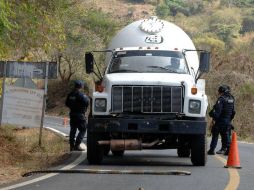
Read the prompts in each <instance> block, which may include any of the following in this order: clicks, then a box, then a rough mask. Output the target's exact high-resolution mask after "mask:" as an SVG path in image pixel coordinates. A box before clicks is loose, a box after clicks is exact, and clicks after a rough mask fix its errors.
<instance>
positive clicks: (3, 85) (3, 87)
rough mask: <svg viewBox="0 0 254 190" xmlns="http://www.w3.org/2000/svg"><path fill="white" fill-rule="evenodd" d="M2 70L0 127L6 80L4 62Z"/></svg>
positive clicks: (0, 124)
mask: <svg viewBox="0 0 254 190" xmlns="http://www.w3.org/2000/svg"><path fill="white" fill-rule="evenodd" d="M3 64H4V68H3V83H2V97H1V113H0V127H1V126H2V120H3V107H4V91H5V79H6V65H7V63H6V61H5V62H3Z"/></svg>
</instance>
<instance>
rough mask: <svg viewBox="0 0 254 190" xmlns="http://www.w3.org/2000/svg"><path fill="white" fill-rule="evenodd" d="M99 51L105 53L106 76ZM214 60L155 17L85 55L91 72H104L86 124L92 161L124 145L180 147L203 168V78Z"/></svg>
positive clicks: (120, 152)
mask: <svg viewBox="0 0 254 190" xmlns="http://www.w3.org/2000/svg"><path fill="white" fill-rule="evenodd" d="M98 52H105V65H106V69H105V71H104V73H103V75H102V74H100V73H99V72H98V70H97V69H98V65H96V60H95V56H94V55H95V53H98ZM209 60H210V53H209V52H207V51H205V50H197V49H196V48H195V46H194V44H193V42H192V40H191V39H190V37H189V36H188V35H187V34H186V33H185V32H184V31H183V30H182V29H181V28H180V27H178V26H176V25H175V24H173V23H170V22H168V21H164V20H160V19H158V18H157V17H151V18H148V19H144V20H139V21H135V22H133V23H131V24H129V25H127V26H126V27H124V28H123V29H121V30H120V31H119V32H118V33H117V35H116V36H114V37H113V39H112V41H111V42H110V44H109V46H108V48H107V49H106V50H104V51H99V50H98V51H96V50H95V51H90V52H86V55H85V62H86V65H85V67H86V72H87V73H89V74H90V73H94V74H95V75H96V76H98V77H99V80H98V81H96V83H95V88H94V90H93V93H92V95H91V99H92V100H91V105H90V110H91V111H90V115H89V117H88V125H87V159H88V162H89V164H100V163H101V162H102V161H103V157H104V156H107V155H108V154H109V152H110V151H111V152H112V154H113V155H115V156H118V158H119V159H121V156H123V155H124V152H125V151H126V150H143V149H154V150H158V149H176V150H177V154H178V157H190V159H191V162H192V164H193V165H194V166H205V164H206V160H207V155H206V146H207V145H206V144H207V142H206V125H207V122H206V118H205V116H206V110H207V105H208V100H207V96H206V94H205V81H204V79H200V78H201V75H202V74H203V73H205V72H208V71H209ZM94 65H95V66H97V69H96V67H94Z"/></svg>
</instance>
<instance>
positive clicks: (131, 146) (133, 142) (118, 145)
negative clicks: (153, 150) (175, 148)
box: [98, 139, 159, 151]
mask: <svg viewBox="0 0 254 190" xmlns="http://www.w3.org/2000/svg"><path fill="white" fill-rule="evenodd" d="M98 143H99V145H110V149H111V150H113V151H120V150H142V148H149V147H152V146H154V145H156V144H157V143H159V140H158V139H157V140H155V141H153V142H151V143H142V141H141V140H137V139H123V140H122V139H120V140H119V139H113V140H108V141H98Z"/></svg>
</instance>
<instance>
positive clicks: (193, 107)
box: [189, 100, 201, 114]
mask: <svg viewBox="0 0 254 190" xmlns="http://www.w3.org/2000/svg"><path fill="white" fill-rule="evenodd" d="M200 111H201V101H200V100H190V101H189V112H190V113H196V114H199V113H200Z"/></svg>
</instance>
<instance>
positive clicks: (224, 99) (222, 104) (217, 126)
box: [207, 85, 235, 155]
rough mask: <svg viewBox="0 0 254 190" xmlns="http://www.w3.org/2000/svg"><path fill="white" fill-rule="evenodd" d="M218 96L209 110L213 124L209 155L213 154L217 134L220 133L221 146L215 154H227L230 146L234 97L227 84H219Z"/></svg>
mask: <svg viewBox="0 0 254 190" xmlns="http://www.w3.org/2000/svg"><path fill="white" fill-rule="evenodd" d="M218 93H219V98H218V100H217V102H216V104H215V105H214V106H213V109H212V110H211V111H210V112H209V116H210V117H212V118H213V121H214V125H213V127H212V141H211V144H210V150H209V151H208V152H207V153H208V154H209V155H214V154H215V153H214V150H215V148H216V146H217V142H218V136H219V134H220V135H221V142H222V148H221V150H219V151H217V152H216V153H217V154H225V155H228V151H229V146H230V134H231V128H232V125H231V120H232V119H233V118H234V116H235V108H234V103H235V99H234V97H233V96H232V95H231V94H230V88H229V86H227V85H221V86H220V87H219V89H218Z"/></svg>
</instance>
